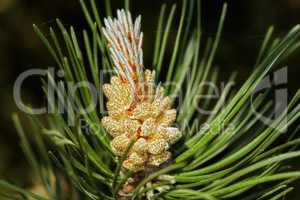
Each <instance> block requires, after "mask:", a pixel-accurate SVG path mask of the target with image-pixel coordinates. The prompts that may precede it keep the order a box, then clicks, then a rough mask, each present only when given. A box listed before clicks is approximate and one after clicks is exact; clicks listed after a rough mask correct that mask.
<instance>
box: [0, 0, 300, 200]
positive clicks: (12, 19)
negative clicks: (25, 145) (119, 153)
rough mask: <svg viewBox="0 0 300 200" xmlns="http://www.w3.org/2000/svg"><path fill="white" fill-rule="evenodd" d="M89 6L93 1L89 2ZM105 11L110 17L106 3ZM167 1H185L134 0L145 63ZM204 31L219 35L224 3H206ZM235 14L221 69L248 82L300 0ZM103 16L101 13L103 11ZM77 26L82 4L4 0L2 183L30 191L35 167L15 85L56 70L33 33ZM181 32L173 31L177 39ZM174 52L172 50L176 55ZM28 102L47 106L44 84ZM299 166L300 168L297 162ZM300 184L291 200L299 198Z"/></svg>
mask: <svg viewBox="0 0 300 200" xmlns="http://www.w3.org/2000/svg"><path fill="white" fill-rule="evenodd" d="M87 1H88V0H87ZM98 2H99V5H100V6H99V9H100V10H102V11H103V12H104V8H103V6H102V0H98ZM162 2H166V3H167V4H168V5H171V4H172V3H176V2H177V3H180V0H177V1H175V0H151V1H148V0H132V1H131V9H132V10H133V13H134V14H143V27H142V29H143V30H144V33H145V44H144V49H145V51H146V52H145V59H146V61H145V63H146V64H150V63H151V62H150V60H151V55H152V54H151V52H152V51H151V48H152V44H153V41H154V40H153V37H154V35H155V33H156V22H157V18H158V14H159V7H160V5H161V3H162ZM202 2H203V4H202V11H203V18H202V19H203V30H204V35H205V36H213V35H214V33H215V30H216V27H217V23H218V19H219V14H220V11H221V7H222V3H223V1H221V0H203V1H202ZM228 3H229V9H228V15H227V19H226V22H225V29H224V34H223V36H222V38H221V46H220V48H219V51H218V54H217V61H216V65H217V66H219V67H220V70H221V75H224V76H226V74H228V73H229V72H231V71H233V70H237V71H238V72H239V76H238V82H239V83H242V82H243V80H245V79H246V78H247V76H248V75H249V73H250V72H251V71H252V69H253V64H254V63H255V58H256V56H257V54H258V49H259V46H260V44H261V42H262V40H263V37H264V33H265V31H266V30H267V28H268V26H269V25H274V26H275V35H276V36H283V35H284V34H285V33H287V31H288V30H289V29H290V28H291V27H292V26H293V25H295V24H298V23H300V0H276V1H274V0H251V1H238V0H228ZM112 5H113V7H114V8H119V7H122V5H123V3H122V1H121V0H114V1H112ZM100 12H101V11H100ZM56 18H60V19H62V20H63V22H64V24H65V25H66V26H67V25H73V26H74V27H75V29H76V30H78V31H80V30H82V29H84V28H88V26H87V24H86V22H85V19H84V17H83V14H82V12H81V8H80V6H79V3H78V1H77V0H51V1H49V0H0V95H1V98H0V179H2V178H4V179H7V180H10V181H12V182H15V183H17V184H20V185H23V186H27V187H30V185H31V184H32V183H31V181H32V177H31V173H30V168H29V166H28V164H27V162H26V160H25V158H24V156H23V153H22V151H21V149H20V147H19V139H18V137H17V135H16V132H15V129H14V127H13V124H12V121H11V113H12V112H18V109H17V108H16V105H15V102H14V100H13V97H12V94H13V92H12V91H13V84H14V81H15V79H16V78H17V76H18V75H19V74H20V73H21V72H23V71H25V70H27V69H31V68H47V67H48V66H55V64H54V61H53V59H52V57H51V56H50V55H49V53H48V52H47V50H46V49H45V47H44V46H43V45H42V43H41V42H40V40H39V39H38V37H37V36H36V35H35V33H34V32H33V29H32V24H33V23H35V24H37V25H38V26H39V27H40V28H41V29H42V30H45V31H47V29H48V27H49V26H55V19H56ZM173 33H174V34H173ZM175 34H176V29H172V34H171V38H172V36H173V38H174V36H175ZM171 50H172V49H171V48H169V49H168V55H170V52H171ZM288 63H289V68H288V73H289V78H288V84H287V86H286V87H288V89H289V92H290V93H291V94H292V93H293V92H295V91H296V89H298V88H299V86H300V85H299V83H300V81H299V76H300V66H299V64H300V51H298V52H297V53H296V54H295V55H292V56H291V58H290V59H289V62H288ZM22 92H23V96H22V97H23V99H24V101H25V102H27V103H30V104H32V105H34V106H38V105H41V104H43V103H44V102H45V99H44V98H43V97H42V95H41V94H42V91H41V88H40V83H39V80H38V79H30V80H29V81H26V82H25V84H24V88H23V90H22ZM294 164H295V166H300V165H299V163H297V162H295V163H294ZM299 195H300V185H299V183H295V190H294V191H293V192H292V193H291V194H290V195H289V196H288V197H287V198H286V199H291V200H297V199H299Z"/></svg>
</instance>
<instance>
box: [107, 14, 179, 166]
mask: <svg viewBox="0 0 300 200" xmlns="http://www.w3.org/2000/svg"><path fill="white" fill-rule="evenodd" d="M117 13H118V18H117V19H114V20H112V19H111V18H108V19H105V25H106V27H105V28H103V33H104V35H105V36H106V38H107V40H108V45H109V49H110V52H111V56H112V60H113V62H114V64H115V71H116V73H117V76H113V77H112V78H111V82H110V84H105V85H104V86H103V91H104V94H105V96H106V97H107V99H108V102H107V105H106V106H107V110H108V116H106V117H104V118H103V119H102V125H103V127H104V128H105V129H106V130H107V132H108V133H109V134H110V135H111V136H112V137H113V140H112V142H111V145H112V149H113V151H114V153H115V154H116V155H117V156H122V155H124V153H126V150H127V148H128V147H129V145H130V144H131V141H134V144H133V145H132V147H131V148H130V150H129V153H128V157H127V159H126V160H125V161H124V162H123V167H124V168H126V169H128V170H130V171H134V172H137V171H140V170H143V169H145V168H146V167H147V166H153V165H154V166H159V165H160V164H162V163H163V162H165V161H166V160H168V159H170V158H171V153H170V152H169V151H168V149H169V147H170V145H171V144H173V143H174V142H175V141H176V140H178V139H179V138H180V137H181V135H182V134H181V132H180V131H179V130H178V129H177V128H174V127H171V125H172V124H173V123H174V121H175V120H176V110H175V109H172V108H171V99H170V98H169V97H165V96H164V88H163V87H162V86H160V85H159V86H155V84H154V77H155V72H154V71H152V72H151V71H150V70H145V71H144V69H143V52H142V38H143V33H141V32H140V21H141V18H140V16H139V17H138V18H137V19H136V20H135V23H134V25H133V23H132V19H131V15H130V13H129V12H125V11H124V10H119V11H118V12H117Z"/></svg>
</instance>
